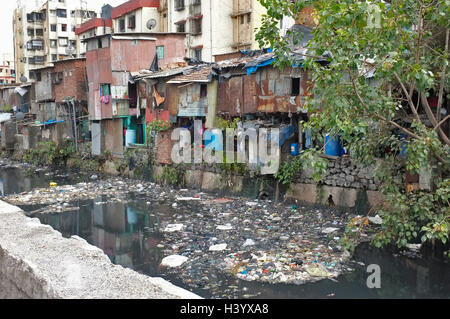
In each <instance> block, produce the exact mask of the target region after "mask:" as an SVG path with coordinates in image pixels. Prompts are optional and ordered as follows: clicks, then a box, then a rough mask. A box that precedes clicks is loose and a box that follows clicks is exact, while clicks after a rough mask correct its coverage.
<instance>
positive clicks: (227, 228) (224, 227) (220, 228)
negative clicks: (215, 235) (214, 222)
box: [216, 224, 233, 230]
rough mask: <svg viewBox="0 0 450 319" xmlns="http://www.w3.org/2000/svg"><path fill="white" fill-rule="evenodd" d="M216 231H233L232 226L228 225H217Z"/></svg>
mask: <svg viewBox="0 0 450 319" xmlns="http://www.w3.org/2000/svg"><path fill="white" fill-rule="evenodd" d="M216 229H217V230H231V229H233V226H231V225H230V224H226V225H219V226H217V227H216Z"/></svg>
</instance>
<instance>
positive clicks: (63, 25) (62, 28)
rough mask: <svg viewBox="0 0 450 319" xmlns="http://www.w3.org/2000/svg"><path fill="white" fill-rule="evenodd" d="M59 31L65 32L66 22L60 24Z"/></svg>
mask: <svg viewBox="0 0 450 319" xmlns="http://www.w3.org/2000/svg"><path fill="white" fill-rule="evenodd" d="M61 31H62V32H67V24H61Z"/></svg>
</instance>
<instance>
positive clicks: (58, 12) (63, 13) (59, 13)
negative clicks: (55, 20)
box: [56, 9, 67, 18]
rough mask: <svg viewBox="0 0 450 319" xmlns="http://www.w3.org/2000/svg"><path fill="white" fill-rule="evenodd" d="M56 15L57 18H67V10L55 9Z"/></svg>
mask: <svg viewBox="0 0 450 319" xmlns="http://www.w3.org/2000/svg"><path fill="white" fill-rule="evenodd" d="M56 15H57V16H58V17H59V18H67V10H66V9H57V10H56Z"/></svg>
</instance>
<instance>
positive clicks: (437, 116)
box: [436, 28, 449, 122]
mask: <svg viewBox="0 0 450 319" xmlns="http://www.w3.org/2000/svg"><path fill="white" fill-rule="evenodd" d="M448 38H449V29H448V28H447V31H446V33H445V51H444V56H446V55H447V52H448ZM442 68H443V70H442V76H441V84H440V86H439V97H438V104H437V110H436V120H437V121H438V122H439V120H440V119H441V107H442V101H443V97H444V86H445V78H446V77H445V72H446V69H447V64H446V63H444V66H443V67H442Z"/></svg>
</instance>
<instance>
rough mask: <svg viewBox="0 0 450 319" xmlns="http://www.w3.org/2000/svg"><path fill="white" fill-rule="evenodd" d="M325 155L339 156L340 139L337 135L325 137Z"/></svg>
mask: <svg viewBox="0 0 450 319" xmlns="http://www.w3.org/2000/svg"><path fill="white" fill-rule="evenodd" d="M325 154H327V155H331V156H341V138H340V136H339V135H334V136H330V135H328V134H327V135H326V136H325Z"/></svg>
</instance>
